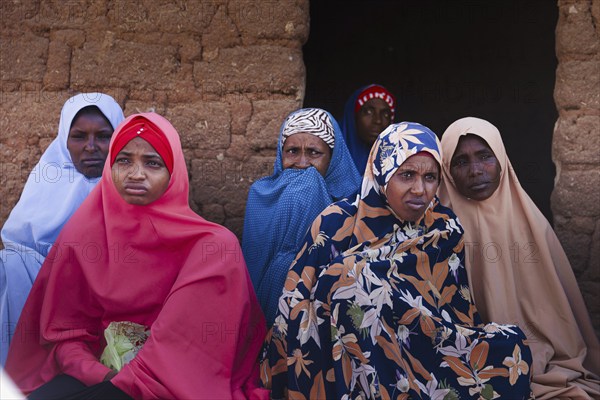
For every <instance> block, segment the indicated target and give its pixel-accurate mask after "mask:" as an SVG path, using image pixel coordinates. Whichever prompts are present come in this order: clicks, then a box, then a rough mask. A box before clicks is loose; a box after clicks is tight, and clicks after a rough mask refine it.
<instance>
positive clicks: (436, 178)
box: [425, 174, 438, 182]
mask: <svg viewBox="0 0 600 400" xmlns="http://www.w3.org/2000/svg"><path fill="white" fill-rule="evenodd" d="M425 179H427V180H428V181H430V182H434V181H435V182H437V180H438V177H437V175H435V174H427V175H425Z"/></svg>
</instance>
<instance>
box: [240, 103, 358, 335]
mask: <svg viewBox="0 0 600 400" xmlns="http://www.w3.org/2000/svg"><path fill="white" fill-rule="evenodd" d="M315 110H317V109H314V108H313V109H311V108H308V109H301V110H298V111H295V112H293V113H292V114H290V116H288V118H286V121H285V122H284V123H283V125H282V127H281V131H280V133H279V143H278V146H277V158H276V160H275V166H274V172H273V175H271V176H268V177H264V178H262V179H259V180H258V181H256V182H255V183H254V184H253V185H252V186H251V187H250V191H249V193H248V201H247V202H246V217H245V220H244V233H243V237H242V251H243V252H244V257H245V259H246V264H247V265H248V270H249V272H250V278H251V279H252V284H253V285H254V289H255V290H256V294H257V296H258V300H259V302H260V305H261V307H262V309H263V312H264V313H265V316H266V318H267V324H268V325H269V326H270V325H272V324H273V321H274V318H275V314H276V312H277V302H278V300H279V296H280V295H281V291H282V289H283V284H284V281H285V276H286V274H287V272H288V269H289V267H290V264H291V263H292V261H293V260H294V257H295V256H296V254H297V253H298V251H299V250H300V245H301V243H302V241H303V239H304V235H305V234H306V231H307V229H308V228H309V227H310V225H311V223H312V221H313V220H314V218H315V217H316V216H317V215H319V213H320V212H321V211H322V210H323V209H324V208H325V207H327V206H328V205H329V204H331V203H332V202H334V201H336V200H339V199H342V198H345V197H348V196H350V195H352V194H354V193H356V192H357V191H358V190H359V189H360V183H361V177H360V175H359V174H358V172H357V170H356V167H355V166H354V163H353V161H352V158H351V156H350V153H349V152H348V149H347V148H346V144H345V143H344V139H343V137H342V133H341V130H340V128H339V126H338V124H337V122H336V120H335V119H334V118H333V117H332V116H331V114H329V113H328V112H326V111H322V110H319V111H322V112H324V113H325V114H326V115H327V116H328V118H329V119H330V122H331V125H332V126H333V130H334V138H335V140H334V147H333V152H332V156H331V162H330V163H329V168H328V169H327V174H326V175H325V178H323V176H321V174H320V173H319V172H318V171H317V170H316V169H315V168H314V167H309V168H307V169H285V170H284V169H283V164H282V159H281V151H282V138H283V137H282V136H283V132H284V129H285V128H286V124H287V123H288V121H290V120H291V119H293V120H295V121H296V122H297V121H298V120H299V119H301V118H302V116H303V115H311V114H314V112H315Z"/></svg>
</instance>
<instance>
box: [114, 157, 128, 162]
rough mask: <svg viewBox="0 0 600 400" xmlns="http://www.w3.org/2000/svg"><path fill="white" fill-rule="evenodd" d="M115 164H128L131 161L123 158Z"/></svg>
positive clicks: (118, 159)
mask: <svg viewBox="0 0 600 400" xmlns="http://www.w3.org/2000/svg"><path fill="white" fill-rule="evenodd" d="M115 162H116V163H118V164H127V163H128V162H129V160H128V159H127V158H123V157H121V158H117V159H116V160H115Z"/></svg>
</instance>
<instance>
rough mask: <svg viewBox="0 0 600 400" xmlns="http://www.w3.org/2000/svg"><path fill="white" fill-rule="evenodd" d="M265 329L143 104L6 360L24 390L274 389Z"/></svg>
mask: <svg viewBox="0 0 600 400" xmlns="http://www.w3.org/2000/svg"><path fill="white" fill-rule="evenodd" d="M109 325H110V328H114V327H115V326H116V327H117V329H116V330H112V331H111V329H110V328H109ZM264 327H265V322H264V317H263V315H262V313H261V311H260V307H259V305H258V303H257V301H256V297H255V295H254V292H253V290H252V285H251V283H250V280H249V277H248V272H247V270H246V266H245V263H244V259H243V257H242V253H241V250H240V247H239V243H238V241H237V239H236V237H235V236H234V235H233V234H232V233H231V232H229V231H228V230H226V229H225V228H223V227H222V226H220V225H217V224H214V223H211V222H208V221H206V220H204V219H203V218H201V217H200V216H198V215H197V214H195V213H194V212H193V211H192V210H191V209H190V208H189V205H188V173H187V169H186V165H185V160H184V157H183V151H182V149H181V144H180V141H179V136H178V134H177V132H176V131H175V128H173V126H172V125H171V124H170V123H169V122H168V121H167V120H166V119H164V118H163V117H161V116H159V115H157V114H154V113H147V114H138V115H132V116H130V117H129V118H127V119H126V120H125V121H123V123H122V124H121V125H120V126H119V127H118V128H117V130H116V131H115V133H114V135H113V137H112V141H111V144H110V152H109V155H108V159H107V163H106V165H105V167H104V171H103V175H102V179H101V181H100V184H99V185H98V186H97V187H96V189H94V191H93V192H92V193H91V194H90V195H89V196H88V198H87V199H86V200H85V202H84V203H83V204H82V205H81V207H80V208H79V209H78V210H77V212H76V213H75V214H74V215H73V217H72V218H71V219H70V220H69V222H68V223H67V225H66V226H65V227H64V229H63V231H62V232H61V234H60V236H59V237H58V239H57V241H56V243H55V246H54V247H53V249H52V251H51V252H50V253H49V255H48V257H47V258H46V261H45V263H44V264H43V266H42V269H41V271H40V273H39V276H38V279H37V280H36V282H35V284H34V286H33V289H32V291H31V295H30V296H29V298H28V300H27V303H26V305H25V308H24V310H23V314H22V317H21V319H20V320H19V323H18V326H17V330H16V333H15V337H14V339H13V342H12V344H11V348H10V351H9V355H8V361H7V364H6V370H7V372H8V373H9V374H10V376H11V377H12V378H13V379H14V380H15V382H16V383H17V385H18V386H19V387H20V389H21V390H22V391H23V392H24V393H31V392H33V393H31V395H30V397H31V398H51V397H53V398H83V399H85V398H144V399H150V398H162V399H165V398H173V399H191V398H194V399H200V398H210V399H216V398H218V399H228V398H233V399H243V398H268V392H267V391H265V390H264V389H258V388H257V387H256V383H257V377H258V376H257V372H258V369H257V363H256V361H257V356H258V353H259V351H260V347H261V344H262V340H263V338H264V334H265V328H264ZM107 328H109V329H108V330H107ZM123 332H125V333H127V334H129V336H127V335H125V336H127V337H128V340H129V342H127V345H128V346H129V347H128V351H127V352H126V353H125V354H124V355H123V354H121V353H120V352H121V351H123V347H127V346H124V345H123V343H124V342H123V341H122V340H124V339H123V337H120V339H118V340H117V339H115V343H116V344H117V345H116V346H114V343H112V340H113V339H114V337H115V335H117V334H119V333H123ZM132 334H133V336H132ZM107 339H108V342H110V343H111V344H112V345H111V346H108V348H107ZM119 340H121V342H119ZM126 350H127V349H126ZM115 357H116V359H117V360H116V361H115ZM101 359H102V361H101ZM107 360H112V362H107Z"/></svg>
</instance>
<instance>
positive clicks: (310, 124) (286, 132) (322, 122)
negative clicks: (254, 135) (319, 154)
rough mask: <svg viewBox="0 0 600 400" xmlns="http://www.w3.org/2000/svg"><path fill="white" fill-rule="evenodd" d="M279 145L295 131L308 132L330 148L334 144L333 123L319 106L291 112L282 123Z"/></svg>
mask: <svg viewBox="0 0 600 400" xmlns="http://www.w3.org/2000/svg"><path fill="white" fill-rule="evenodd" d="M283 126H284V128H283V131H282V133H281V135H282V138H281V139H282V140H281V147H282V148H283V144H284V143H285V140H286V139H287V138H288V137H290V136H292V135H294V134H296V133H308V134H311V135H313V136H316V137H318V138H319V139H321V140H323V141H324V142H325V143H327V146H329V148H330V149H333V145H334V144H335V135H334V131H333V124H332V123H331V119H330V118H329V114H327V112H326V111H324V110H321V109H320V108H305V109H303V110H300V111H298V112H296V113H293V114H291V115H290V116H289V117H287V119H286V120H285V122H284V124H283Z"/></svg>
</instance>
